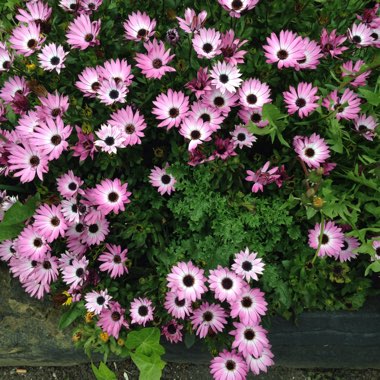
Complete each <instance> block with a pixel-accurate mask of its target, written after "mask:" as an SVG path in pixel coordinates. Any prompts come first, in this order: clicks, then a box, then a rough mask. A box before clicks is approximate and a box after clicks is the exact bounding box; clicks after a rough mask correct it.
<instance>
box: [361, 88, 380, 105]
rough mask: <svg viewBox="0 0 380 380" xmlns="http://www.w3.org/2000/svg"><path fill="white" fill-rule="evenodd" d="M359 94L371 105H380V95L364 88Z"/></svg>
mask: <svg viewBox="0 0 380 380" xmlns="http://www.w3.org/2000/svg"><path fill="white" fill-rule="evenodd" d="M359 92H360V93H361V94H362V95H363V96H364V97H365V98H366V100H367V102H368V103H369V104H372V105H373V106H378V105H379V104H380V95H379V94H376V93H374V92H372V91H369V90H366V89H364V88H359Z"/></svg>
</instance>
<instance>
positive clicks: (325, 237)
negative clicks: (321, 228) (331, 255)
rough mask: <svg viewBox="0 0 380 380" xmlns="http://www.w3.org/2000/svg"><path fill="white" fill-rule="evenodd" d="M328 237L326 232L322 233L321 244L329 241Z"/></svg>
mask: <svg viewBox="0 0 380 380" xmlns="http://www.w3.org/2000/svg"><path fill="white" fill-rule="evenodd" d="M329 240H330V239H329V237H328V236H327V235H326V234H323V235H322V244H327V243H328V242H329Z"/></svg>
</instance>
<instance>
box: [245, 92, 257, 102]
mask: <svg viewBox="0 0 380 380" xmlns="http://www.w3.org/2000/svg"><path fill="white" fill-rule="evenodd" d="M256 102H257V96H256V95H255V94H249V95H248V96H247V103H248V104H255V103H256Z"/></svg>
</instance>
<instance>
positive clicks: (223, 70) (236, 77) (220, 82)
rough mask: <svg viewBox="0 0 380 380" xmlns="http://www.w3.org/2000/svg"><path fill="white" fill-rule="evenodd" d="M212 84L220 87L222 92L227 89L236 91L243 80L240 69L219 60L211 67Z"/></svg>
mask: <svg viewBox="0 0 380 380" xmlns="http://www.w3.org/2000/svg"><path fill="white" fill-rule="evenodd" d="M210 76H211V78H212V80H211V84H212V85H213V86H214V87H215V88H217V89H219V90H220V91H221V92H222V94H224V93H225V92H226V91H229V92H232V93H234V92H236V89H237V88H238V87H239V86H240V83H241V82H242V79H240V77H241V73H240V70H239V69H238V68H237V67H236V66H234V65H232V64H229V63H226V62H217V63H216V64H215V65H214V66H213V67H212V69H211V73H210Z"/></svg>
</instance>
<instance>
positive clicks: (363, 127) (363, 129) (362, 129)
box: [358, 124, 367, 132]
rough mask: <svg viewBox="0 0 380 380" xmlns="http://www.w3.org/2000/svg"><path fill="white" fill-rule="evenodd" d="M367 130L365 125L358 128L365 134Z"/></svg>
mask: <svg viewBox="0 0 380 380" xmlns="http://www.w3.org/2000/svg"><path fill="white" fill-rule="evenodd" d="M366 129H367V127H366V126H365V125H363V124H361V125H359V127H358V130H359V131H360V132H364V131H365V130H366Z"/></svg>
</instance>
